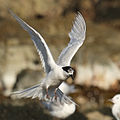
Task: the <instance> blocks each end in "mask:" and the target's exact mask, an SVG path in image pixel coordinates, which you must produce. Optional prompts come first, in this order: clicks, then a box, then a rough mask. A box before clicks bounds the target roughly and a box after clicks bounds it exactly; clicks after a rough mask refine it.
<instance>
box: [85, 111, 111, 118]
mask: <svg viewBox="0 0 120 120" xmlns="http://www.w3.org/2000/svg"><path fill="white" fill-rule="evenodd" d="M86 116H87V118H88V120H98V119H99V120H113V118H112V117H110V116H107V115H103V114H101V113H100V112H98V111H93V112H89V113H87V114H86Z"/></svg>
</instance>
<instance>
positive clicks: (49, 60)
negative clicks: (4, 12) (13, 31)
mask: <svg viewBox="0 0 120 120" xmlns="http://www.w3.org/2000/svg"><path fill="white" fill-rule="evenodd" d="M10 13H11V15H12V16H13V17H14V18H15V19H16V21H17V22H18V23H19V24H20V25H21V26H22V28H23V29H24V30H25V31H27V32H28V33H29V35H30V36H31V39H32V41H33V43H34V45H35V47H36V49H37V51H38V53H39V55H40V58H41V61H42V65H43V68H44V71H45V73H46V77H45V78H44V79H42V80H41V81H40V83H39V84H37V85H35V86H33V87H31V88H28V89H25V90H21V91H16V92H13V94H15V95H17V96H18V97H20V98H21V97H26V98H28V97H32V98H36V97H38V98H39V100H44V99H45V98H46V99H50V98H51V97H52V98H53V97H55V99H56V98H57V97H62V98H64V99H68V97H67V96H65V95H64V93H63V92H62V91H61V90H60V89H58V87H59V85H60V84H61V83H62V82H63V81H65V80H66V79H68V78H69V77H71V78H72V79H73V80H74V73H75V71H74V69H73V68H72V67H71V66H70V63H71V60H72V58H73V56H74V55H75V53H76V52H77V51H78V49H79V48H80V47H81V46H82V44H83V42H84V40H85V36H86V24H85V20H84V18H83V17H82V15H81V14H80V13H78V14H77V16H76V18H75V21H74V24H73V27H72V29H71V32H70V33H69V37H70V42H69V43H68V45H67V47H66V48H65V49H63V50H62V52H61V54H60V56H59V57H58V60H57V62H55V61H54V59H53V56H52V54H51V52H50V49H49V48H48V46H47V44H46V42H45V40H44V39H43V37H42V36H41V35H40V33H38V32H37V31H36V30H35V29H33V28H32V27H31V26H29V25H28V24H27V23H26V22H24V21H23V20H22V19H21V18H19V17H18V16H17V15H15V14H14V13H13V12H12V11H10ZM52 92H54V96H53V94H52Z"/></svg>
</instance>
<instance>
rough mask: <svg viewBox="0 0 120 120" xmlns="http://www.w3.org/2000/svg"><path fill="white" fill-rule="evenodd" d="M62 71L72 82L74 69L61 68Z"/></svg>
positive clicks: (68, 67)
mask: <svg viewBox="0 0 120 120" xmlns="http://www.w3.org/2000/svg"><path fill="white" fill-rule="evenodd" d="M62 69H63V71H64V72H65V73H66V74H67V76H68V77H71V78H72V80H74V78H75V69H73V68H72V67H70V66H65V67H62Z"/></svg>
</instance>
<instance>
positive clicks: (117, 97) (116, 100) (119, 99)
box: [109, 94, 120, 104]
mask: <svg viewBox="0 0 120 120" xmlns="http://www.w3.org/2000/svg"><path fill="white" fill-rule="evenodd" d="M109 101H111V102H112V103H114V104H116V103H120V94H117V95H115V96H114V97H113V98H112V99H110V100H109Z"/></svg>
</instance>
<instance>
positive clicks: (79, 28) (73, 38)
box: [57, 13, 86, 66]
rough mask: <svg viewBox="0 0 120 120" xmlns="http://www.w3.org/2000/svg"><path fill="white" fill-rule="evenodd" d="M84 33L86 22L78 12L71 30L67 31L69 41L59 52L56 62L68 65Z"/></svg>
mask: <svg viewBox="0 0 120 120" xmlns="http://www.w3.org/2000/svg"><path fill="white" fill-rule="evenodd" d="M85 35H86V24H85V20H84V18H83V17H82V15H81V14H80V13H78V15H77V16H76V18H75V21H74V24H73V27H72V29H71V32H70V33H69V37H70V42H69V43H68V46H67V47H66V48H65V49H63V51H62V52H61V54H60V56H59V58H58V61H57V64H58V65H61V66H69V65H70V62H71V60H72V58H73V56H74V55H75V53H76V52H77V50H78V49H79V48H80V47H81V46H82V44H83V42H84V40H85Z"/></svg>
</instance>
